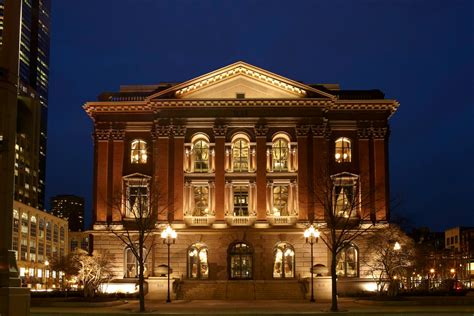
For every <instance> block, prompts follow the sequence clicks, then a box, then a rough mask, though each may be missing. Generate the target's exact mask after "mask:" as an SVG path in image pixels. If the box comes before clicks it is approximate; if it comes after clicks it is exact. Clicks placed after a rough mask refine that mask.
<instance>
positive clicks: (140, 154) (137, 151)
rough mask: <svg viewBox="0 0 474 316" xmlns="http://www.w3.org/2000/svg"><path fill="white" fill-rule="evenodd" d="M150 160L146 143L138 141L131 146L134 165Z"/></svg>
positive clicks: (131, 158)
mask: <svg viewBox="0 0 474 316" xmlns="http://www.w3.org/2000/svg"><path fill="white" fill-rule="evenodd" d="M147 159H148V155H147V148H146V142H145V141H144V140H141V139H136V140H134V141H133V142H132V144H131V151H130V161H131V162H132V163H140V164H141V163H146V162H147Z"/></svg>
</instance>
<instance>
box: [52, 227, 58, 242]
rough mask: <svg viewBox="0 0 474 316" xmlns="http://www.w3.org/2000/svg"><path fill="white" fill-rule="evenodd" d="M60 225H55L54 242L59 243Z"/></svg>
mask: <svg viewBox="0 0 474 316" xmlns="http://www.w3.org/2000/svg"><path fill="white" fill-rule="evenodd" d="M58 230H59V229H58V225H56V224H54V230H53V242H58V240H59V239H58V236H59V231H58Z"/></svg>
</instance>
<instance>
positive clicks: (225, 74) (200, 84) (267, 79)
mask: <svg viewBox="0 0 474 316" xmlns="http://www.w3.org/2000/svg"><path fill="white" fill-rule="evenodd" d="M239 74H240V75H244V76H246V77H249V78H254V79H257V80H258V81H262V82H264V83H266V84H270V85H272V86H274V87H277V88H280V89H282V90H285V91H288V92H291V93H293V94H296V95H299V96H302V97H304V96H306V94H307V92H306V91H305V90H304V89H302V88H299V87H296V86H295V85H292V84H289V83H286V82H284V81H283V80H279V79H277V78H275V77H274V76H271V75H268V74H264V73H263V72H260V71H256V70H252V69H249V68H248V67H245V66H240V67H236V68H233V69H229V70H227V71H222V72H220V73H217V74H215V75H213V76H210V77H209V78H206V79H203V80H199V81H197V82H196V83H194V84H191V85H188V86H186V87H184V88H182V89H179V90H177V91H176V92H175V95H176V96H177V97H183V96H185V95H186V94H189V93H191V92H193V91H197V90H199V89H202V88H205V87H207V86H211V85H213V84H216V83H218V82H221V81H223V80H225V79H229V78H233V77H236V76H237V75H239Z"/></svg>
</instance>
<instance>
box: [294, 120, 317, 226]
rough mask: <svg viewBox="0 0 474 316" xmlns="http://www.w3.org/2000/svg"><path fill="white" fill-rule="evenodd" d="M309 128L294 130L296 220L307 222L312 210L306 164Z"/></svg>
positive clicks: (311, 190)
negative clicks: (296, 163)
mask: <svg viewBox="0 0 474 316" xmlns="http://www.w3.org/2000/svg"><path fill="white" fill-rule="evenodd" d="M309 131H310V126H308V125H302V126H298V127H297V128H296V135H297V139H298V220H299V221H307V220H308V215H309V214H308V210H310V209H312V201H313V199H312V195H313V194H314V192H313V185H312V183H311V182H310V179H311V177H310V176H309V172H310V170H311V168H310V165H309V164H308V163H309V162H310V161H311V159H310V151H309V150H308V145H309V142H308V135H309Z"/></svg>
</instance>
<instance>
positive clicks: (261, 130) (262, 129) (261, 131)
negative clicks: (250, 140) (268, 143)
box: [255, 124, 268, 137]
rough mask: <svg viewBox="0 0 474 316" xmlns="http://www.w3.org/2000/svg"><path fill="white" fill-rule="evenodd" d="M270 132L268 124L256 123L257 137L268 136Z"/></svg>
mask: <svg viewBox="0 0 474 316" xmlns="http://www.w3.org/2000/svg"><path fill="white" fill-rule="evenodd" d="M267 134H268V126H267V125H263V124H261V125H255V135H256V136H257V137H266V136H267Z"/></svg>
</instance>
